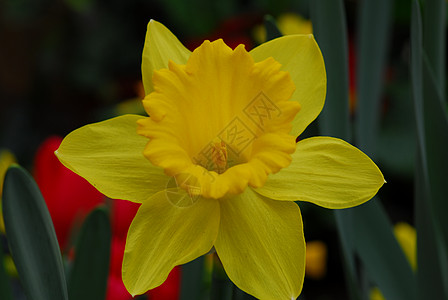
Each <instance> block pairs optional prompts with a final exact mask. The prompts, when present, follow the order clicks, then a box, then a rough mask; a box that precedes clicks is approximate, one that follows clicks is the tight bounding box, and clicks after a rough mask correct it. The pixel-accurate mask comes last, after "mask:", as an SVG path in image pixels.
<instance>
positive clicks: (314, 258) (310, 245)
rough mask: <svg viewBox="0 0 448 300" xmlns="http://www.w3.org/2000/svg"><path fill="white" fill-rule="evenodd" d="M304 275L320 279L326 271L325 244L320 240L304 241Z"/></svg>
mask: <svg viewBox="0 0 448 300" xmlns="http://www.w3.org/2000/svg"><path fill="white" fill-rule="evenodd" d="M305 261H306V263H305V276H306V277H309V278H312V279H316V280H317V279H322V278H323V277H324V276H325V274H326V272H327V245H325V243H324V242H322V241H311V242H306V260H305Z"/></svg>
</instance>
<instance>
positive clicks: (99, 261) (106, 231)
mask: <svg viewBox="0 0 448 300" xmlns="http://www.w3.org/2000/svg"><path fill="white" fill-rule="evenodd" d="M110 244H111V227H110V221H109V216H108V213H107V212H106V210H105V209H104V208H97V209H95V210H94V211H92V212H91V213H90V214H89V216H88V217H87V219H86V220H85V222H84V224H83V226H82V229H81V232H80V235H79V237H78V241H77V245H76V249H75V261H74V263H73V268H72V270H71V273H70V278H69V281H68V282H69V284H68V292H69V296H70V300H77V299H78V300H90V299H91V300H97V299H105V297H106V288H107V277H108V274H109V257H110Z"/></svg>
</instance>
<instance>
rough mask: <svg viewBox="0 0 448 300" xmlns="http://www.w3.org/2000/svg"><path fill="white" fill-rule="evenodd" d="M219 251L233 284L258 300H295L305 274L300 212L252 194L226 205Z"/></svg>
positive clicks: (223, 203)
mask: <svg viewBox="0 0 448 300" xmlns="http://www.w3.org/2000/svg"><path fill="white" fill-rule="evenodd" d="M220 206H221V224H220V229H219V234H218V238H217V239H216V243H215V249H216V252H217V253H218V256H219V258H220V259H221V261H222V264H223V266H224V269H225V270H226V273H227V275H228V276H229V278H230V279H231V280H232V281H233V282H234V283H235V284H236V285H237V286H238V287H239V288H240V289H242V290H243V291H245V292H246V293H249V294H251V295H253V296H255V297H257V298H259V299H275V300H278V299H288V300H289V299H296V298H297V297H298V296H299V294H300V291H301V289H302V284H303V277H304V274H305V240H304V236H303V227H302V218H301V214H300V209H299V207H298V206H297V205H296V204H295V203H293V202H281V201H273V200H270V199H266V198H265V197H263V196H260V195H257V193H254V192H253V191H252V190H251V189H246V191H245V192H244V193H243V194H241V195H238V196H236V197H233V198H229V199H227V198H226V199H222V200H221V201H220Z"/></svg>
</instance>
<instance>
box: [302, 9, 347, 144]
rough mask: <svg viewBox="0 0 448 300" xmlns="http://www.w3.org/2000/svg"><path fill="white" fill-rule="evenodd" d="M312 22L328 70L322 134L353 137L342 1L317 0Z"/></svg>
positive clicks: (321, 126)
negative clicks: (351, 132)
mask: <svg viewBox="0 0 448 300" xmlns="http://www.w3.org/2000/svg"><path fill="white" fill-rule="evenodd" d="M310 5H311V22H312V24H313V33H314V35H315V37H316V41H317V43H318V44H319V47H320V49H321V51H322V55H323V57H324V61H325V69H326V71H327V97H326V99H325V106H324V108H323V110H322V112H321V114H320V115H319V126H320V131H321V133H322V134H323V135H328V136H334V137H339V138H342V139H344V140H346V141H350V140H351V134H350V130H351V129H350V118H349V96H348V48H347V44H348V42H347V24H346V21H345V11H344V4H343V2H342V1H341V0H315V1H312V2H311V3H310Z"/></svg>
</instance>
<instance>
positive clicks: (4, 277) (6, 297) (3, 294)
mask: <svg viewBox="0 0 448 300" xmlns="http://www.w3.org/2000/svg"><path fill="white" fill-rule="evenodd" d="M0 213H1V211H0ZM0 299H2V300H12V291H11V281H10V279H9V277H8V274H7V273H6V269H5V254H4V253H3V249H2V245H1V244H0Z"/></svg>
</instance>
